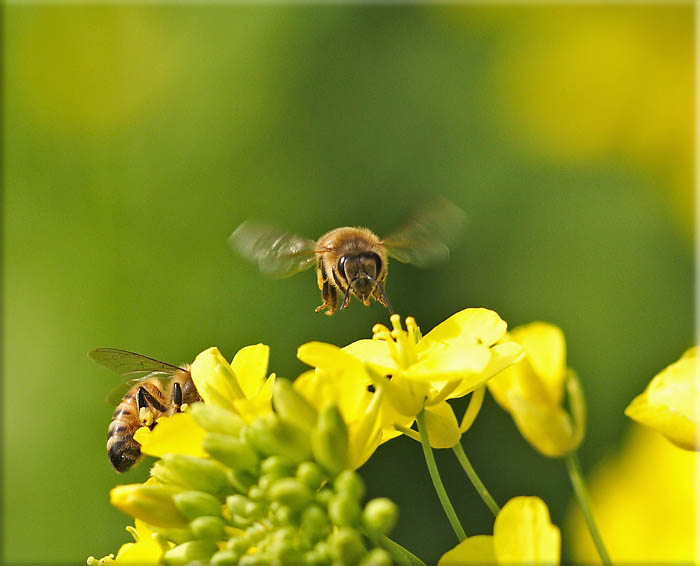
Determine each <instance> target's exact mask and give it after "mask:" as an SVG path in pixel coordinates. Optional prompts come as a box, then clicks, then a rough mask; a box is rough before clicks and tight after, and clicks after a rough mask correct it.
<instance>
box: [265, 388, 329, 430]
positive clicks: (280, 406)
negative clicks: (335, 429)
mask: <svg viewBox="0 0 700 566" xmlns="http://www.w3.org/2000/svg"><path fill="white" fill-rule="evenodd" d="M272 404H273V405H274V407H275V410H276V411H277V414H278V415H279V416H280V418H281V419H282V420H284V421H287V422H289V423H292V424H293V425H296V426H298V427H299V428H301V429H303V430H307V431H309V430H311V429H312V428H314V427H315V426H316V421H317V420H318V413H317V412H316V409H314V407H313V406H312V405H311V403H309V402H308V401H307V400H306V399H305V398H304V396H303V395H302V394H301V393H299V392H298V391H297V390H296V389H294V386H293V385H292V383H291V382H290V381H289V380H287V379H277V381H275V388H274V390H273V392H272Z"/></svg>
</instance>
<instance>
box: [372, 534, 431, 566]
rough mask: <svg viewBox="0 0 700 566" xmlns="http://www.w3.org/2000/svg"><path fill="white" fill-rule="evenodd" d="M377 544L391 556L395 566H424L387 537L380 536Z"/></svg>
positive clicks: (409, 552)
mask: <svg viewBox="0 0 700 566" xmlns="http://www.w3.org/2000/svg"><path fill="white" fill-rule="evenodd" d="M378 543H379V546H381V547H382V548H383V549H384V550H386V551H387V552H388V553H389V554H390V555H391V558H392V559H393V561H394V562H395V563H396V564H400V565H401V566H425V562H423V561H422V560H421V559H420V558H418V557H417V556H416V555H415V554H413V553H412V552H411V551H410V550H408V549H407V548H404V547H403V546H401V545H400V544H399V543H398V542H396V541H394V540H391V539H390V538H389V537H388V536H385V535H382V536H381V537H379V540H378Z"/></svg>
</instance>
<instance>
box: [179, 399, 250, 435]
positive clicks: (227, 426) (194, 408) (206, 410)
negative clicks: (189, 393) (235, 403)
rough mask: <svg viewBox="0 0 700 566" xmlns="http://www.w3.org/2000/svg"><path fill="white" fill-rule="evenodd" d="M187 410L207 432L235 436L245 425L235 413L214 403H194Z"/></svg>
mask: <svg viewBox="0 0 700 566" xmlns="http://www.w3.org/2000/svg"><path fill="white" fill-rule="evenodd" d="M189 412H190V414H191V415H192V416H193V417H194V420H195V421H197V424H198V425H199V426H201V427H202V428H203V429H204V430H206V431H207V432H216V433H219V434H230V435H232V436H236V437H237V436H238V435H239V434H240V432H241V430H242V429H243V428H244V426H245V423H244V422H243V419H242V418H241V417H239V416H238V415H237V414H236V413H233V412H231V411H229V410H227V409H222V408H221V407H216V406H214V405H205V404H204V403H194V404H193V405H190V408H189Z"/></svg>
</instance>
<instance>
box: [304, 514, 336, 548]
mask: <svg viewBox="0 0 700 566" xmlns="http://www.w3.org/2000/svg"><path fill="white" fill-rule="evenodd" d="M301 528H302V531H303V532H304V534H305V535H306V537H307V538H308V539H309V540H310V541H311V542H312V543H315V542H317V541H318V540H319V539H325V538H326V537H327V536H328V535H329V534H330V532H331V528H332V525H331V522H330V521H329V519H328V515H326V513H325V511H323V509H321V508H320V507H319V506H318V505H311V506H309V507H307V508H306V509H304V512H303V513H302V515H301Z"/></svg>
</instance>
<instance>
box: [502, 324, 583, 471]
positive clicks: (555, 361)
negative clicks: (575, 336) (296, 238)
mask: <svg viewBox="0 0 700 566" xmlns="http://www.w3.org/2000/svg"><path fill="white" fill-rule="evenodd" d="M508 339H509V340H513V341H515V342H517V343H518V344H521V345H522V346H523V348H524V349H525V356H524V357H523V358H522V360H520V361H519V362H518V363H516V364H514V365H513V366H511V367H509V368H507V369H505V370H504V371H502V372H501V373H500V374H499V375H497V376H496V377H494V378H493V379H492V380H490V381H489V382H488V388H489V391H490V392H491V394H492V395H493V398H494V399H495V400H496V402H497V403H498V404H499V405H501V407H503V408H504V409H505V410H506V411H508V412H509V413H510V414H511V416H512V417H513V420H514V421H515V424H516V425H517V427H518V429H519V430H520V432H521V434H522V435H523V436H524V437H525V439H526V440H527V441H528V442H529V443H530V444H532V446H533V447H534V448H535V449H536V450H538V451H539V452H541V453H542V454H544V455H545V456H549V457H553V458H556V457H561V456H564V455H566V454H568V453H570V452H572V451H574V450H576V448H578V446H579V444H580V443H581V441H582V440H583V436H584V433H585V404H584V400H583V392H582V391H581V386H580V384H579V381H578V378H577V377H576V374H575V373H574V371H573V370H571V369H570V368H568V367H567V365H566V342H565V340H564V334H563V332H562V331H561V329H559V328H558V327H557V326H554V325H553V324H549V323H546V322H533V323H531V324H527V325H523V326H518V327H516V328H514V329H513V330H512V331H511V332H510V333H509V336H508ZM565 390H566V391H567V392H568V397H569V404H570V407H571V412H572V417H573V422H572V418H571V417H570V416H569V414H568V413H567V412H566V411H565V410H564V408H563V407H562V402H563V400H564V391H565Z"/></svg>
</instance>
